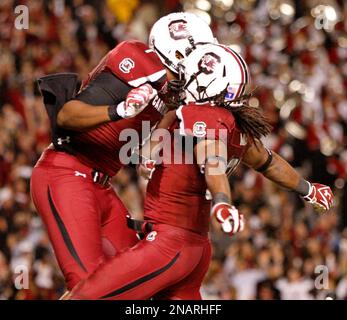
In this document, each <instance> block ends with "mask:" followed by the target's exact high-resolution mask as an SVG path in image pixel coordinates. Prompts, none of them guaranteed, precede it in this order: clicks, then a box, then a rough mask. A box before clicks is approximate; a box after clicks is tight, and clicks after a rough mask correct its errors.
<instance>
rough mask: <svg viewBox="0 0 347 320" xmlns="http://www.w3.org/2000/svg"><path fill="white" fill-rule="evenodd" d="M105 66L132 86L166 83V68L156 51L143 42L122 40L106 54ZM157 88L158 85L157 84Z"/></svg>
mask: <svg viewBox="0 0 347 320" xmlns="http://www.w3.org/2000/svg"><path fill="white" fill-rule="evenodd" d="M105 67H106V68H107V69H109V70H110V71H111V72H112V73H113V74H114V75H116V76H117V77H118V78H119V79H120V80H122V81H124V82H125V83H127V84H129V85H130V86H131V87H138V86H141V85H142V84H144V83H146V82H150V83H152V84H161V83H164V82H165V81H163V79H164V78H166V70H165V68H164V67H163V64H162V63H161V61H160V59H159V58H158V56H157V55H156V53H155V52H154V51H153V50H151V49H150V48H149V47H148V46H147V45H145V44H144V43H142V42H139V41H135V40H129V41H124V42H121V43H120V44H119V45H117V47H115V48H114V49H113V50H111V51H110V52H109V53H108V55H107V56H106V61H105ZM154 87H156V89H160V88H158V86H155V85H154Z"/></svg>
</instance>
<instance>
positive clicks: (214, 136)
mask: <svg viewBox="0 0 347 320" xmlns="http://www.w3.org/2000/svg"><path fill="white" fill-rule="evenodd" d="M176 115H177V118H178V120H179V131H180V134H181V135H183V136H192V137H195V138H200V139H209V140H219V139H220V140H222V141H224V142H225V143H226V142H227V137H228V134H229V133H230V132H231V131H232V130H233V129H234V127H235V121H234V119H233V117H232V116H231V115H230V118H228V119H225V117H224V118H223V117H221V116H219V114H218V112H217V110H216V107H212V106H207V107H206V106H189V105H188V106H182V107H180V108H179V109H177V111H176Z"/></svg>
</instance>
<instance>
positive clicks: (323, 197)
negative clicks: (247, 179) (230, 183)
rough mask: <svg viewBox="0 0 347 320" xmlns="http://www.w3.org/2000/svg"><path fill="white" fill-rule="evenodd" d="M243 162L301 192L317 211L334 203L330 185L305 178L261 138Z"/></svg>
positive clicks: (251, 147) (246, 154)
mask: <svg viewBox="0 0 347 320" xmlns="http://www.w3.org/2000/svg"><path fill="white" fill-rule="evenodd" d="M243 162H244V163H245V164H246V165H248V166H249V167H251V168H253V169H255V170H257V171H258V172H261V173H262V174H263V175H264V177H266V178H268V179H270V180H271V181H273V182H275V183H277V184H278V185H280V186H282V187H284V188H287V189H289V190H292V191H295V192H297V193H298V194H300V195H301V197H302V198H303V199H304V200H305V201H307V202H309V203H311V204H312V205H313V207H314V209H315V210H316V211H317V212H325V211H327V210H329V209H330V208H331V206H332V205H333V198H334V196H333V193H332V191H331V189H330V187H329V186H326V185H323V184H320V183H311V182H309V181H307V180H305V179H304V178H302V177H301V176H300V174H299V173H298V172H297V171H296V170H295V169H294V168H293V167H292V166H291V165H290V164H289V163H288V162H287V161H286V160H284V159H283V158H282V157H281V156H279V155H278V154H277V153H275V152H273V151H270V150H268V149H267V148H265V147H264V145H263V144H262V143H261V141H259V140H256V141H255V143H254V144H252V145H251V146H250V147H249V148H248V150H247V151H246V153H245V155H244V157H243Z"/></svg>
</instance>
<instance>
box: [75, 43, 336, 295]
mask: <svg viewBox="0 0 347 320" xmlns="http://www.w3.org/2000/svg"><path fill="white" fill-rule="evenodd" d="M184 66H185V79H186V83H185V89H186V94H187V97H186V102H187V104H186V105H184V106H182V107H180V108H179V109H178V110H177V121H175V123H174V124H173V125H171V126H170V132H171V141H170V142H171V143H170V147H171V149H172V150H171V151H172V152H171V156H169V157H168V158H165V157H164V160H163V163H161V164H160V165H158V166H157V167H156V169H155V170H154V172H153V174H152V178H151V180H150V181H149V184H148V187H147V196H146V200H145V220H144V221H142V222H141V221H135V220H130V221H129V225H130V226H132V227H133V228H134V229H135V230H137V231H139V232H140V233H142V234H145V235H146V237H145V239H144V240H143V241H142V242H140V243H138V244H137V245H136V246H134V247H133V248H131V249H128V250H125V251H123V252H122V253H120V254H119V255H117V256H115V257H114V258H112V259H110V260H108V261H106V262H105V263H103V264H102V265H101V266H99V267H98V268H97V270H96V271H95V272H94V273H93V274H92V275H91V276H89V277H88V278H87V279H86V280H83V281H81V282H80V283H79V284H78V285H77V286H76V287H75V288H74V289H73V290H72V293H71V295H70V297H69V298H71V299H148V298H150V297H155V298H157V299H200V298H201V296H200V293H199V288H200V285H201V282H202V280H203V278H204V275H205V273H206V271H207V268H208V265H209V260H210V243H209V239H208V225H209V219H210V215H212V216H213V217H214V218H216V219H217V221H218V222H219V223H220V224H221V227H222V229H223V230H224V232H225V233H227V234H229V235H234V234H235V233H237V232H240V231H242V229H243V226H244V221H243V217H242V214H241V213H240V212H239V211H238V209H237V208H235V207H234V206H233V205H232V201H231V193H230V187H229V183H228V177H227V175H228V173H230V172H232V170H233V169H234V168H235V166H236V165H237V164H238V163H239V162H240V161H243V162H244V163H246V164H247V165H249V166H250V167H252V168H254V169H255V170H258V171H260V172H262V173H263V174H264V176H266V177H268V178H270V179H271V180H273V181H275V182H277V183H278V184H280V185H281V186H285V187H287V188H290V189H292V190H295V191H297V192H299V193H300V194H301V195H302V196H304V199H305V200H308V201H310V202H311V203H312V204H314V205H315V206H316V207H318V208H320V209H322V210H328V209H329V208H330V206H331V205H332V198H333V195H332V193H331V190H330V188H329V187H327V186H322V185H319V184H311V183H309V182H307V181H305V180H303V179H302V178H301V177H300V176H299V175H298V174H297V173H296V172H295V170H294V169H293V168H292V167H290V165H289V164H288V163H287V162H286V161H285V160H283V159H282V158H281V157H280V156H278V155H277V154H275V153H273V152H271V151H270V150H268V149H266V148H265V147H263V145H262V144H261V142H260V140H259V139H260V138H261V137H262V136H265V135H267V134H268V133H269V132H270V128H271V127H270V126H269V124H268V123H267V122H266V120H265V118H264V117H263V116H262V114H261V112H260V111H259V109H255V108H251V107H249V106H248V105H247V97H246V96H245V95H244V91H245V85H246V84H247V83H248V82H249V74H248V69H247V66H246V64H245V62H244V60H243V59H242V58H241V57H240V56H239V55H238V54H237V53H236V52H234V51H233V50H231V49H229V48H227V47H225V46H222V45H213V44H209V45H204V46H201V47H199V48H198V49H196V50H195V51H193V52H192V53H191V54H190V55H189V56H188V57H187V58H186V59H185V61H184ZM174 129H178V130H179V133H180V135H179V136H177V135H176V134H174ZM181 137H183V138H184V140H185V142H186V144H185V146H186V147H185V148H183V151H182V149H179V150H180V151H181V152H182V153H181V154H179V155H177V149H175V146H177V145H178V144H179V141H178V139H180V138H181ZM189 140H190V142H191V145H193V152H192V153H193V163H187V162H183V163H181V162H180V163H177V162H176V163H175V161H174V159H177V156H180V158H181V159H187V156H188V158H189V148H188V147H187V146H188V145H189V143H187V141H189ZM175 152H176V154H175ZM206 189H208V190H209V191H210V193H211V195H212V205H211V203H210V201H209V200H207V199H206V197H205V191H206ZM119 265H124V266H126V268H117V266H119Z"/></svg>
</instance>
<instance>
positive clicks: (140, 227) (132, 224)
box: [127, 215, 153, 240]
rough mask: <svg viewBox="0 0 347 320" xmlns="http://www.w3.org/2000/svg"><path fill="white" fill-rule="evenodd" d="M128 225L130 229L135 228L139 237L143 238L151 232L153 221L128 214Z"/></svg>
mask: <svg viewBox="0 0 347 320" xmlns="http://www.w3.org/2000/svg"><path fill="white" fill-rule="evenodd" d="M127 226H128V228H130V229H133V230H135V231H136V232H137V237H138V238H139V239H140V240H143V239H144V238H145V236H146V234H148V233H150V232H151V231H152V230H153V223H150V222H148V221H143V220H136V219H133V218H131V217H130V216H129V215H128V216H127Z"/></svg>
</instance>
